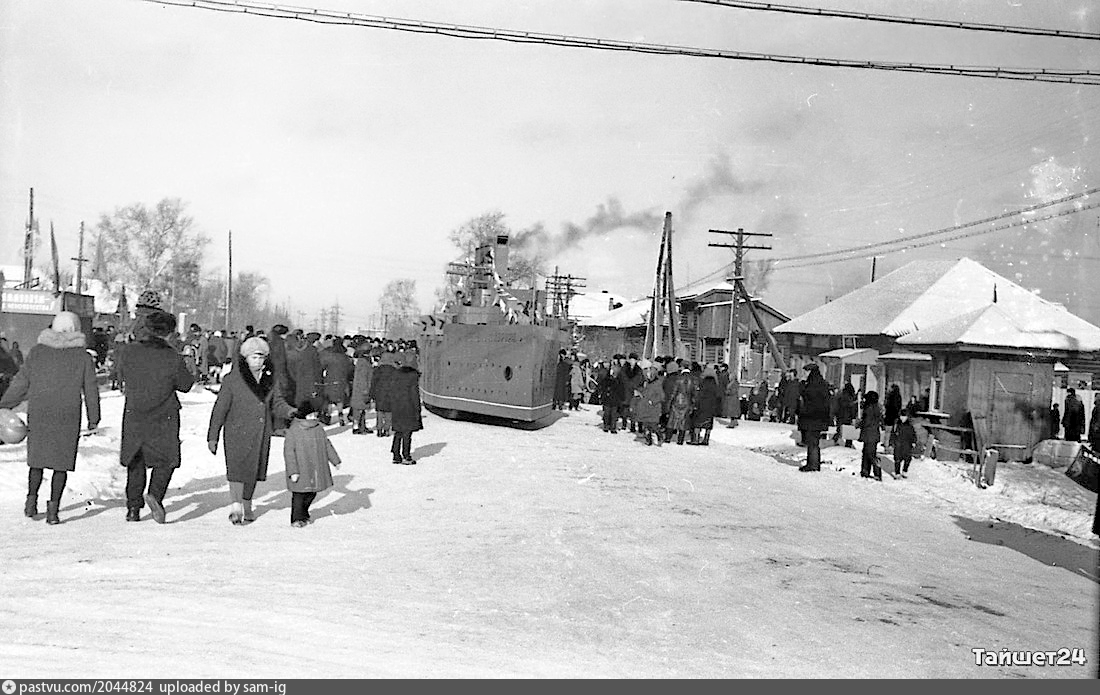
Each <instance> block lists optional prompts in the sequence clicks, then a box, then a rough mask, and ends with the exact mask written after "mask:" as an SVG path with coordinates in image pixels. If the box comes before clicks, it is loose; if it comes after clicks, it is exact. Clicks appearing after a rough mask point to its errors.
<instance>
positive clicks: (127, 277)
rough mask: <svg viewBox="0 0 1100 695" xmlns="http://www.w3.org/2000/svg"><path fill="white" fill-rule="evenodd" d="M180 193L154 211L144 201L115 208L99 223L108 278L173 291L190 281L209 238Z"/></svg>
mask: <svg viewBox="0 0 1100 695" xmlns="http://www.w3.org/2000/svg"><path fill="white" fill-rule="evenodd" d="M185 207H186V206H185V204H184V203H183V202H182V201H181V200H180V199H179V198H165V199H163V200H161V201H160V202H159V203H157V205H156V207H155V208H153V209H152V210H150V209H149V208H147V207H145V205H144V204H142V203H133V204H131V205H128V206H126V207H123V208H115V211H114V212H113V213H112V214H110V215H106V214H104V215H101V216H100V219H99V223H98V224H97V225H96V230H97V233H98V240H97V243H100V244H102V245H103V246H102V248H103V256H104V263H105V265H106V268H104V271H105V273H106V276H107V279H108V280H118V281H121V282H122V283H124V284H126V285H128V286H130V287H135V288H139V289H158V290H167V291H169V293H172V292H173V284H175V286H176V288H175V289H176V290H177V291H178V290H179V288H181V287H185V286H187V285H188V283H189V282H192V281H193V279H194V277H195V274H196V272H197V269H198V267H199V265H200V263H201V260H202V252H203V249H204V247H205V246H206V244H207V243H209V239H207V238H206V237H205V236H203V235H202V234H200V233H199V232H197V231H196V230H195V229H194V219H193V218H191V217H189V216H187V215H185V214H184V209H185Z"/></svg>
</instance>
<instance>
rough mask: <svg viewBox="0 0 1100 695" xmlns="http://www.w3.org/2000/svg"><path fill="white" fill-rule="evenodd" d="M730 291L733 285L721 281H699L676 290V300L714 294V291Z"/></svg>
mask: <svg viewBox="0 0 1100 695" xmlns="http://www.w3.org/2000/svg"><path fill="white" fill-rule="evenodd" d="M732 289H733V285H731V284H730V283H728V282H726V281H725V280H722V279H718V280H699V281H697V282H693V283H691V284H690V285H686V286H684V287H681V288H680V289H678V290H676V299H692V298H694V297H698V296H699V295H701V294H706V293H707V292H714V291H715V290H718V291H721V292H729V291H731V290H732Z"/></svg>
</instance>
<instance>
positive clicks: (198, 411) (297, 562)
mask: <svg viewBox="0 0 1100 695" xmlns="http://www.w3.org/2000/svg"><path fill="white" fill-rule="evenodd" d="M182 400H183V401H184V409H183V432H182V439H183V458H184V464H183V467H182V468H181V469H179V470H178V471H177V472H176V475H175V477H174V479H173V481H172V486H171V487H170V489H169V491H168V496H167V498H166V504H165V506H166V508H167V512H168V523H167V524H166V525H158V524H156V523H154V522H153V520H152V519H151V518H148V515H147V513H146V518H145V519H144V520H143V521H142V522H141V523H137V524H134V523H125V522H124V521H123V518H124V515H125V505H124V502H123V497H124V493H123V486H124V483H125V475H124V470H123V469H122V468H120V467H119V466H118V464H117V456H118V447H119V426H120V422H121V406H122V397H121V395H120V394H119V392H117V391H107V392H104V393H103V410H104V415H103V419H102V425H101V427H100V430H99V431H98V432H97V433H96V434H94V435H91V436H88V437H86V438H84V439H83V440H82V442H81V445H80V456H79V459H78V462H77V471H76V473H74V474H71V475H70V478H69V480H70V484H69V489H68V491H67V492H66V497H65V499H64V501H63V504H62V510H61V520H62V522H63V523H62V524H61V525H59V526H53V527H51V526H47V525H46V524H45V522H44V521H43V520H42V517H41V516H40V517H38V518H37V519H36V520H29V519H26V518H24V517H23V515H22V506H23V505H22V501H23V497H24V495H25V492H26V487H25V486H26V466H25V455H26V445H25V444H19V445H9V446H3V447H0V466H3V467H4V469H5V470H6V471H7V475H5V476H3V477H2V478H0V523H2V524H3V525H4V526H5V533H4V534H3V540H2V541H0V548H2V550H0V561H2V563H3V567H4V589H3V591H2V592H0V624H3V625H4V626H5V630H4V631H3V634H2V636H0V671H2V672H3V675H4V676H5V677H20V678H31V677H34V678H47V677H79V678H99V677H103V678H124V677H125V678H128V677H155V678H177V677H189V678H207V677H223V678H230V677H233V678H250V677H257V678H258V677H263V678H292V677H337V678H341V677H406V676H411V677H551V676H565V677H605V676H606V677H688V678H694V677H757V676H770V677H779V676H792V677H797V676H803V677H931V676H939V677H979V678H985V677H1006V676H1020V677H1087V676H1092V675H1094V674H1095V673H1096V659H1097V653H1096V646H1097V623H1098V604H1100V596H1098V580H1097V578H1096V576H1095V574H1096V571H1097V542H1096V537H1095V536H1092V535H1091V530H1090V529H1091V519H1092V510H1093V509H1094V505H1095V499H1096V498H1095V495H1092V494H1091V493H1088V492H1086V491H1084V490H1083V489H1081V488H1079V487H1077V486H1076V485H1075V484H1074V483H1072V482H1071V481H1070V480H1069V479H1068V478H1066V477H1065V476H1064V475H1063V474H1062V472H1061V471H1056V470H1051V469H1048V468H1045V467H1042V466H1038V465H1023V464H1001V468H1000V470H999V472H998V476H997V479H996V483H995V484H994V485H993V486H992V487H990V488H989V489H986V490H979V489H978V488H976V487H975V486H974V485H973V484H972V483H971V482H969V481H968V480H967V478H966V477H965V476H966V469H967V467H966V466H965V465H963V464H957V463H948V462H937V461H932V460H928V459H919V460H917V461H915V462H914V463H913V466H912V468H911V470H910V476H909V478H908V479H905V480H893V479H890V478H887V479H886V480H885V481H884V482H881V483H878V482H874V481H871V480H865V479H861V478H859V477H858V475H853V472H856V471H858V468H859V460H858V456H859V452H858V450H857V449H845V448H843V447H834V446H829V447H827V448H825V449H823V458H824V459H825V461H827V462H828V463H826V464H825V465H824V466H823V469H824V470H822V471H821V472H820V473H809V474H806V473H800V472H798V471H797V466H798V465H799V463H801V461H802V459H804V456H805V452H804V450H803V449H799V448H798V447H796V446H795V445H794V442H793V439H792V438H791V434H790V430H791V428H790V426H783V425H778V424H772V423H758V422H744V421H742V422H741V423H740V426H739V427H737V428H735V429H727V428H726V427H725V426H724V425H719V426H718V428H717V429H715V430H714V433H713V436H712V440H711V445H710V446H708V447H699V446H687V445H684V446H676V445H675V444H672V445H664V446H662V447H656V446H654V447H646V446H644V445H643V444H642V443H640V442H638V441H635V440H634V439H633V436H632V435H631V434H629V433H626V432H620V433H618V434H617V435H611V434H605V433H603V432H602V431H600V428H599V427H598V422H599V419H598V411H597V409H596V407H595V406H583V407H584V408H585V409H586V410H584V411H582V412H579V413H577V412H574V413H568V414H555V416H554V417H553V418H550V419H548V420H547V421H546V422H547V423H548V424H545V425H543V426H540V427H525V428H520V427H504V426H493V425H488V424H482V423H478V422H469V421H465V422H462V421H460V422H456V421H450V420H444V419H441V418H439V417H436V416H434V415H431V414H426V415H425V430H424V431H422V432H418V433H417V434H416V435H415V436H414V438H413V451H414V457H415V458H416V459H417V460H418V463H417V465H415V466H395V465H392V464H391V463H390V453H389V443H390V442H389V440H388V439H380V438H377V437H375V436H373V435H369V436H353V435H352V434H351V433H350V428H340V427H332V428H329V430H330V434H331V435H332V441H333V443H334V444H335V446H336V448H337V449H338V451H339V452H340V455H341V456H342V458H343V460H344V465H343V466H342V468H341V469H340V471H339V472H337V474H336V476H335V477H336V487H335V488H334V489H332V490H330V491H328V492H327V493H324V494H323V495H321V496H320V497H319V498H318V500H317V502H316V503H315V505H314V514H313V515H314V517H315V518H316V523H314V524H312V525H311V526H309V527H307V528H304V529H295V528H291V526H290V523H289V521H290V511H289V502H290V497H289V494H288V493H287V492H286V487H285V482H284V480H283V475H282V440H280V439H275V440H273V446H272V456H271V470H272V473H273V476H272V477H271V478H269V480H268V481H267V482H266V483H261V486H260V488H259V490H258V492H257V510H258V519H257V521H256V522H255V523H253V524H251V525H248V526H244V527H237V526H233V525H231V524H230V523H229V521H228V520H227V511H228V491H227V486H226V483H225V478H224V463H223V460H222V458H221V456H220V455H219V456H217V457H215V456H212V455H211V454H210V453H209V452H208V451H207V450H206V446H205V442H204V439H205V431H206V423H207V419H208V417H209V412H210V408H211V405H212V403H213V400H214V396H213V394H210V393H209V392H206V391H199V392H193V393H190V394H186V395H184V396H183V397H182ZM761 451H763V452H767V453H768V454H769V455H764V454H762V453H759V452H761ZM47 487H48V484H47ZM44 495H45V491H44V494H43V497H42V500H44V499H45V496H44ZM40 506H44V501H42V502H40ZM976 648H979V649H985V650H994V651H997V652H998V653H999V652H1000V650H1002V649H1008V650H1011V651H1023V650H1041V651H1048V650H1057V649H1060V648H1068V649H1070V650H1073V649H1075V648H1079V649H1082V650H1083V654H1084V655H1085V656H1086V657H1087V660H1088V663H1087V664H1084V665H1082V664H1080V663H1073V664H1072V665H1069V666H1027V667H1025V666H996V667H994V666H976V665H975V655H974V652H973V651H972V650H973V649H976Z"/></svg>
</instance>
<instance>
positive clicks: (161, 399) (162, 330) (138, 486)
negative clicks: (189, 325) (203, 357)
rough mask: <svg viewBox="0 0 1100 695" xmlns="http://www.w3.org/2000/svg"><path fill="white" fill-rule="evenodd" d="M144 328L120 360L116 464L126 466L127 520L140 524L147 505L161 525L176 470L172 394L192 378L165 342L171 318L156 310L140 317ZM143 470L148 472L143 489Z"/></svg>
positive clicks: (172, 327) (176, 437)
mask: <svg viewBox="0 0 1100 695" xmlns="http://www.w3.org/2000/svg"><path fill="white" fill-rule="evenodd" d="M145 328H146V329H147V331H148V334H147V335H146V336H145V337H144V338H142V339H141V340H138V341H136V342H133V343H128V344H127V345H126V346H125V348H123V349H122V351H121V352H122V354H121V356H120V358H119V366H118V371H119V376H120V377H121V379H122V382H123V383H124V384H126V403H125V405H124V406H123V411H122V447H121V452H120V461H119V462H120V463H121V464H122V465H123V466H125V467H126V510H127V511H126V520H127V521H139V520H140V519H141V508H142V507H143V506H144V505H145V504H148V505H149V509H150V511H151V512H152V514H153V518H154V519H155V520H156V521H157V523H161V524H163V523H164V518H165V517H164V493H165V492H167V491H168V484H169V483H170V482H171V481H172V474H173V473H174V472H175V470H176V469H177V468H179V466H180V402H179V398H177V397H176V391H180V392H186V391H188V390H190V388H191V386H192V385H193V384H194V383H195V379H194V376H192V374H191V372H189V371H188V370H187V365H186V364H184V361H183V357H181V356H180V354H179V352H178V351H177V350H176V349H175V348H173V347H172V346H171V345H169V344H168V342H167V340H166V338H167V336H168V335H170V334H171V333H172V332H173V331H175V330H176V318H175V317H174V316H172V315H171V314H169V313H167V312H163V311H155V312H153V313H151V314H149V315H148V316H147V317H146V318H145ZM146 468H148V469H150V474H149V476H148V477H149V480H148V482H149V489H148V491H146V489H145V483H146V470H145V469H146ZM143 493H144V494H143Z"/></svg>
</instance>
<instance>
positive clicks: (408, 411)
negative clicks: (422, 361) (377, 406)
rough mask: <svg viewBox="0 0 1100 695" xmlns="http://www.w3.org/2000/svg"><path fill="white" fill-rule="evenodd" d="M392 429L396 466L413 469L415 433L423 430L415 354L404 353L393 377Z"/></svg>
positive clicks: (391, 393)
mask: <svg viewBox="0 0 1100 695" xmlns="http://www.w3.org/2000/svg"><path fill="white" fill-rule="evenodd" d="M388 390H389V406H390V426H391V427H392V428H393V445H391V446H390V453H392V454H393V462H394V463H403V464H405V465H408V466H411V465H413V464H415V463H416V461H414V460H413V457H412V433H413V432H419V431H420V430H422V429H424V421H423V419H422V418H421V416H420V372H419V371H417V368H416V355H415V353H411V352H407V353H405V354H404V355H403V356H402V357H401V359H400V362H399V363H398V366H397V368H396V369H395V370H394V372H393V374H392V375H391V376H390V384H389V389H388Z"/></svg>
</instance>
